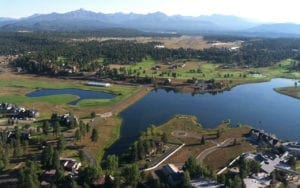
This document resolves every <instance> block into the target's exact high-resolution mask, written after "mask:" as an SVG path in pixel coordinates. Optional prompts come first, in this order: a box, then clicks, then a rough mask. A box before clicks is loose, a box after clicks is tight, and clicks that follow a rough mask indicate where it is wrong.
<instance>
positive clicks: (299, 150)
mask: <svg viewBox="0 0 300 188" xmlns="http://www.w3.org/2000/svg"><path fill="white" fill-rule="evenodd" d="M282 146H283V148H284V149H285V150H286V151H288V152H289V153H291V154H293V155H294V156H297V157H300V143H299V142H287V143H284V144H282Z"/></svg>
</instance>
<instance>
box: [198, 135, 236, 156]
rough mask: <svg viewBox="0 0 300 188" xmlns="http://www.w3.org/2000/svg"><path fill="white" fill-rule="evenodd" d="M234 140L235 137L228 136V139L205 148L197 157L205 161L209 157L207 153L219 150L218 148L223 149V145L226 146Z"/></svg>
mask: <svg viewBox="0 0 300 188" xmlns="http://www.w3.org/2000/svg"><path fill="white" fill-rule="evenodd" d="M233 140H234V138H228V139H226V140H224V141H223V142H221V143H220V144H217V145H215V146H212V147H210V148H207V149H205V150H203V151H202V152H201V153H200V154H199V155H198V156H197V159H198V160H199V161H203V160H204V159H205V158H206V157H207V155H209V154H211V153H212V152H214V151H217V150H218V149H221V148H222V147H226V146H228V145H230V144H232V142H233Z"/></svg>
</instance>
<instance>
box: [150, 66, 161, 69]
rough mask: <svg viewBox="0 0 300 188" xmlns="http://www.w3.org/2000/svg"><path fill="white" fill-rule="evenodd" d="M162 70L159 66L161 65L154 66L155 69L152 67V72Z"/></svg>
mask: <svg viewBox="0 0 300 188" xmlns="http://www.w3.org/2000/svg"><path fill="white" fill-rule="evenodd" d="M160 68H161V66H159V65H156V66H154V67H151V69H152V70H159V69H160Z"/></svg>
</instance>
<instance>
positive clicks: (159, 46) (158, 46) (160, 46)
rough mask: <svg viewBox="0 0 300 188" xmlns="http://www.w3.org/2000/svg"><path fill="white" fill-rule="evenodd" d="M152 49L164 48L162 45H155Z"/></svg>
mask: <svg viewBox="0 0 300 188" xmlns="http://www.w3.org/2000/svg"><path fill="white" fill-rule="evenodd" d="M154 48H157V49H163V48H165V46H164V45H155V46H154Z"/></svg>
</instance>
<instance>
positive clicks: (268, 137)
mask: <svg viewBox="0 0 300 188" xmlns="http://www.w3.org/2000/svg"><path fill="white" fill-rule="evenodd" d="M249 134H250V138H252V139H253V140H256V141H257V142H264V143H266V144H268V145H270V146H272V147H279V146H281V141H280V140H279V139H278V138H277V137H276V136H275V135H272V134H268V133H266V132H264V131H263V130H257V129H251V130H250V132H249Z"/></svg>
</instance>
